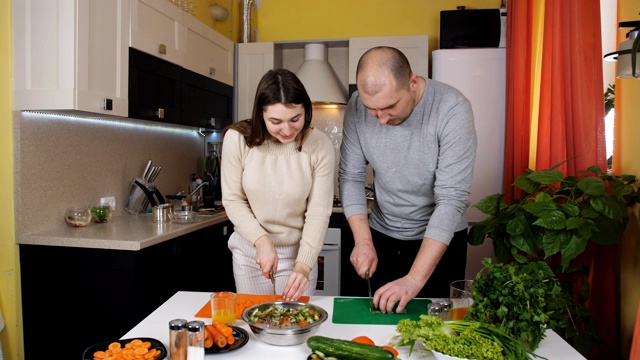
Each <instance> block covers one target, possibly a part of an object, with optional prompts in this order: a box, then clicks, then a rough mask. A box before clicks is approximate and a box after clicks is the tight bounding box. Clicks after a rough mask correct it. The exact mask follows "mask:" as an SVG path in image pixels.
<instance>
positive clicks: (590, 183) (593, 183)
mask: <svg viewBox="0 0 640 360" xmlns="http://www.w3.org/2000/svg"><path fill="white" fill-rule="evenodd" d="M578 189H580V190H582V191H583V192H584V193H585V194H588V195H591V196H600V195H604V194H605V193H606V192H607V187H606V186H605V184H604V181H602V180H601V179H599V178H596V177H584V178H582V179H581V180H580V181H578Z"/></svg>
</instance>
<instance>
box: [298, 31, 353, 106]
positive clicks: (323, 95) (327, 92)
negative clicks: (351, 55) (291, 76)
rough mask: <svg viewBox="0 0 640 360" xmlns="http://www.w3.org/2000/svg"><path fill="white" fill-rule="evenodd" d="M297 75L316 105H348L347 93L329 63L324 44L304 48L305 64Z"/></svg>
mask: <svg viewBox="0 0 640 360" xmlns="http://www.w3.org/2000/svg"><path fill="white" fill-rule="evenodd" d="M296 75H297V76H298V78H299V79H300V81H302V84H303V85H304V87H305V89H306V90H307V92H308V93H309V97H310V98H311V102H313V103H314V104H320V105H325V104H327V105H330V104H339V105H344V104H346V103H347V94H346V91H345V90H344V87H343V86H342V84H341V83H340V80H339V79H338V76H337V75H336V73H335V72H334V71H333V68H332V67H331V65H330V64H329V61H327V47H326V46H325V45H324V44H316V43H312V44H306V45H305V46H304V62H303V63H302V66H300V69H299V70H298V72H297V73H296Z"/></svg>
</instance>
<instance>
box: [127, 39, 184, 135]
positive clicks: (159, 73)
mask: <svg viewBox="0 0 640 360" xmlns="http://www.w3.org/2000/svg"><path fill="white" fill-rule="evenodd" d="M181 70H182V68H181V67H180V66H178V65H175V64H172V63H170V62H168V61H165V60H162V59H159V58H157V57H155V56H151V55H149V54H146V53H143V52H142V51H139V50H136V49H134V48H129V117H130V118H134V119H142V120H154V121H160V122H166V123H173V124H179V123H180V121H181V119H182V114H181V113H180V112H181V111H182V103H181V99H182V94H181Z"/></svg>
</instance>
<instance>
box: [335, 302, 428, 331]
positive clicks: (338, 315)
mask: <svg viewBox="0 0 640 360" xmlns="http://www.w3.org/2000/svg"><path fill="white" fill-rule="evenodd" d="M429 303H431V300H429V299H413V300H411V301H409V303H408V304H407V307H406V310H407V312H406V313H404V314H382V313H375V314H372V313H371V310H370V309H369V307H370V300H369V298H344V297H336V298H335V299H333V317H332V318H331V321H332V322H333V323H334V324H371V325H395V324H397V323H398V321H400V320H401V319H407V318H409V319H411V320H418V319H419V318H420V315H421V314H426V313H427V311H428V310H427V305H428V304H429Z"/></svg>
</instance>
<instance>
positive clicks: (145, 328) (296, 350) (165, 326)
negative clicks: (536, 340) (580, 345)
mask: <svg viewBox="0 0 640 360" xmlns="http://www.w3.org/2000/svg"><path fill="white" fill-rule="evenodd" d="M210 295H211V294H210V293H206V292H187V291H179V292H177V293H176V294H175V295H173V296H172V297H171V298H170V299H169V300H167V301H166V302H165V303H164V304H162V305H161V306H160V307H159V308H158V309H156V310H155V311H154V312H152V313H151V315H149V316H147V317H146V318H145V319H144V320H142V321H141V322H140V323H139V324H138V325H136V326H135V327H134V328H133V329H131V331H129V332H128V333H126V334H124V336H122V339H128V338H136V337H150V338H155V339H158V340H160V341H161V342H162V343H163V344H164V346H165V347H166V348H167V351H168V349H169V321H171V320H173V319H178V318H181V319H186V320H189V321H190V320H203V321H205V323H210V322H211V319H208V318H202V319H199V318H196V317H195V316H194V315H195V314H196V313H197V312H198V311H199V310H200V309H201V308H202V306H203V305H204V304H205V303H206V302H207V301H208V300H209V296H210ZM333 299H334V296H312V297H311V299H310V300H309V302H310V303H312V304H314V305H317V306H320V307H322V308H323V309H325V310H326V311H327V313H329V319H327V321H325V322H324V323H323V324H322V325H320V328H319V329H318V332H317V333H316V334H315V335H323V336H328V337H333V338H339V339H352V338H354V337H356V336H359V335H365V336H368V337H370V338H371V339H372V340H373V341H374V342H375V343H376V344H378V345H382V344H384V343H385V342H386V341H387V339H388V338H389V337H390V336H391V335H392V334H393V333H394V332H395V325H344V324H334V323H333V322H332V321H331V315H332V313H333ZM207 320H208V321H207ZM236 326H240V327H242V328H243V329H245V330H247V333H248V334H249V341H248V342H247V344H245V345H244V346H243V347H241V348H239V349H237V350H234V351H230V352H226V353H221V354H207V356H206V358H207V359H214V358H220V359H221V360H222V359H224V360H227V359H228V360H232V359H263V360H268V359H273V360H283V359H286V360H305V359H306V358H307V357H308V356H309V354H311V351H310V350H309V348H308V347H307V345H306V344H304V343H303V344H300V345H296V346H273V345H269V344H266V343H263V342H261V341H260V340H258V339H257V338H256V337H255V335H254V334H253V333H252V332H251V329H249V325H248V324H247V323H245V322H244V321H242V320H238V321H237V322H236ZM408 349H409V348H408V347H400V348H398V352H399V353H400V355H399V358H401V359H405V360H406V359H410V360H417V359H435V357H434V356H433V355H432V354H431V352H429V351H425V352H416V351H415V350H414V352H413V353H412V354H411V357H409V356H408ZM535 353H536V354H538V355H540V356H543V357H546V358H547V359H549V360H563V359H567V360H576V359H584V357H583V356H582V355H580V353H578V352H577V351H576V350H575V349H573V348H572V347H571V346H570V345H569V344H568V343H567V342H565V341H564V340H563V339H562V338H561V337H560V336H558V334H556V333H555V332H554V331H552V330H547V333H546V337H545V338H544V339H543V340H542V342H541V343H540V347H538V349H536V351H535ZM167 359H169V356H167Z"/></svg>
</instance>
